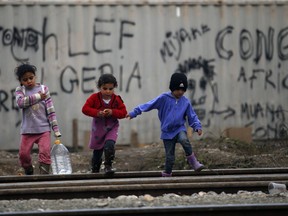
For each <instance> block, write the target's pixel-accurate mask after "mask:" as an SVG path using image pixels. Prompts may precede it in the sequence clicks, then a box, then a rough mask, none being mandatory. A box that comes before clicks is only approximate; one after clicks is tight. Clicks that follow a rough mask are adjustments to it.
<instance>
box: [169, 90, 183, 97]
mask: <svg viewBox="0 0 288 216" xmlns="http://www.w3.org/2000/svg"><path fill="white" fill-rule="evenodd" d="M184 93H185V91H184V90H183V89H177V90H174V91H173V92H172V94H173V95H174V97H175V98H177V99H178V98H180V97H182V96H183V95H184Z"/></svg>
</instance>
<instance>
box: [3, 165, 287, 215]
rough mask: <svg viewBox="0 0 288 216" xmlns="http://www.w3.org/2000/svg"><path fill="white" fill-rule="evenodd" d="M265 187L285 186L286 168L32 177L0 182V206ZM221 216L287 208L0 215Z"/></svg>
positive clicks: (202, 207) (203, 207) (234, 206)
mask: <svg viewBox="0 0 288 216" xmlns="http://www.w3.org/2000/svg"><path fill="white" fill-rule="evenodd" d="M269 182H278V183H283V184H288V168H268V169H264V168H261V169H224V170H222V169H217V170H203V171H202V172H200V173H195V172H193V171H174V172H173V177H170V178H162V177H160V172H159V171H157V172H156V171H149V172H119V173H115V175H114V176H112V177H107V176H105V175H104V174H71V175H34V176H2V177H0V200H11V201H12V200H14V199H15V200H16V199H22V200H23V199H32V198H37V199H56V200H57V199H72V198H92V197H94V198H106V197H111V198H113V197H117V196H119V195H137V196H140V195H144V194H150V195H152V196H159V195H163V194H164V193H175V194H178V195H184V194H187V195H191V194H192V193H195V192H200V191H215V192H219V193H220V192H226V193H234V192H237V191H239V190H247V191H264V192H268V191H267V189H268V184H269ZM148 214H149V215H151V214H152V215H165V216H168V215H191V214H192V215H199V216H202V215H203V216H207V215H221V216H228V215H229V216H231V215H235V216H238V215H239V216H240V215H241V216H242V215H243V214H245V215H246V216H248V215H250V216H256V215H261V216H266V215H267V216H268V215H277V216H282V215H283V216H284V215H285V216H286V215H288V202H287V203H270V204H229V205H191V206H174V207H141V208H106V209H105V208H104V209H103V208H97V209H77V210H65V209H64V210H61V211H58V210H49V211H42V212H41V211H30V212H27V211H25V212H0V215H1V216H6V215H14V216H17V215H31V216H35V215H39V216H43V215H51V216H54V215H57V216H59V215H63V216H66V215H137V216H138V215H148Z"/></svg>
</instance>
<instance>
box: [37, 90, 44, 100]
mask: <svg viewBox="0 0 288 216" xmlns="http://www.w3.org/2000/svg"><path fill="white" fill-rule="evenodd" d="M38 93H39V94H40V97H41V100H44V99H45V98H46V94H44V93H42V92H41V91H39V92H38Z"/></svg>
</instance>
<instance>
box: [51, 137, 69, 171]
mask: <svg viewBox="0 0 288 216" xmlns="http://www.w3.org/2000/svg"><path fill="white" fill-rule="evenodd" d="M51 160H52V172H53V174H71V173H72V167H71V161H70V155H69V151H68V149H67V148H66V147H65V145H63V144H62V143H61V141H60V140H55V143H54V145H53V147H52V150H51Z"/></svg>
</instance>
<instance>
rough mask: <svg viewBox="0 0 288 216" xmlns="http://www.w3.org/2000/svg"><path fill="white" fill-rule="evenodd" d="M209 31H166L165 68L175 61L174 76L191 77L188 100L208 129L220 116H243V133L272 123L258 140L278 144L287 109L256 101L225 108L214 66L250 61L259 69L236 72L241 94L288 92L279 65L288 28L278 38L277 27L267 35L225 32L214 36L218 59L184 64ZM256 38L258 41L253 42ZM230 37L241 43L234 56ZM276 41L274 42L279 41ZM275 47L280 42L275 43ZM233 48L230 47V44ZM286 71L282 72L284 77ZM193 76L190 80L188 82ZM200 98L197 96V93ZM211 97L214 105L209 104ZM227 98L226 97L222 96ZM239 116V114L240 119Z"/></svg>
mask: <svg viewBox="0 0 288 216" xmlns="http://www.w3.org/2000/svg"><path fill="white" fill-rule="evenodd" d="M209 32H210V27H209V25H202V26H201V27H200V28H190V29H184V28H180V29H179V30H178V31H175V32H171V31H168V32H166V34H165V38H164V40H163V42H162V47H161V49H160V56H161V59H162V61H163V63H164V64H165V63H167V61H169V59H173V60H176V61H177V67H176V68H175V72H181V73H184V74H186V75H187V76H188V78H189V77H190V78H189V81H188V83H189V85H188V89H189V90H190V92H189V98H190V100H191V103H192V105H193V106H194V109H195V111H196V112H197V114H198V116H199V119H200V120H201V121H202V122H203V123H204V125H205V126H206V127H209V126H210V121H211V119H212V118H213V117H215V116H220V118H221V119H222V121H225V120H227V119H229V118H235V117H236V116H241V119H242V120H243V122H246V124H245V125H243V126H245V127H248V126H254V124H255V123H257V122H258V121H259V120H261V119H267V120H268V122H269V123H267V124H265V125H260V126H257V127H255V126H254V134H253V136H254V138H267V137H270V138H271V137H272V138H280V137H281V133H283V128H284V127H285V128H286V126H285V122H286V119H285V116H286V115H285V113H287V110H285V109H284V106H283V105H282V104H281V103H279V104H274V103H273V102H269V101H270V100H269V99H268V100H266V101H265V102H263V100H259V101H254V102H253V103H248V102H243V103H239V107H238V108H235V107H233V106H232V105H230V104H229V103H228V104H226V105H224V106H226V108H224V109H223V108H222V109H219V108H218V107H223V104H221V102H220V101H221V100H220V97H221V95H219V93H218V90H219V86H218V83H217V82H215V80H216V79H215V76H217V71H216V70H217V69H215V66H214V64H215V62H216V61H225V62H226V63H227V64H229V62H230V61H233V60H234V59H233V58H240V59H241V60H242V62H244V63H245V62H247V61H252V62H253V65H254V67H255V68H252V69H251V68H246V67H245V66H241V67H240V68H238V69H236V70H235V71H237V73H238V76H237V79H236V80H233V81H234V82H235V83H237V85H240V86H242V87H243V88H249V89H250V90H251V91H253V89H255V88H257V89H259V88H261V89H263V90H264V91H276V92H277V93H279V94H280V93H281V92H287V90H288V88H287V87H288V85H287V84H288V73H287V72H286V71H285V69H284V68H282V67H281V63H282V62H284V61H286V60H287V57H288V52H287V45H286V41H285V39H286V40H287V38H288V34H287V33H288V27H284V28H283V29H281V30H280V31H279V33H278V34H277V35H276V33H275V30H274V28H273V27H269V29H268V32H267V33H264V32H263V31H261V30H259V29H256V30H255V32H251V31H249V30H248V29H242V30H241V31H240V33H239V35H235V33H234V27H233V26H227V27H224V28H223V29H220V30H219V31H218V33H217V34H216V35H215V37H214V38H215V52H216V53H217V54H216V55H215V58H213V59H209V58H206V57H205V56H198V57H195V56H191V57H189V58H186V59H185V60H184V61H181V54H182V50H183V47H185V46H189V44H190V43H195V42H196V43H197V39H198V38H201V37H204V36H205V34H209ZM252 35H255V38H253V36H252ZM229 37H234V38H237V39H238V49H237V50H233V48H232V47H229V46H228V47H227V46H225V45H224V44H225V40H226V39H227V38H229ZM275 38H276V40H275ZM275 41H276V42H275ZM230 45H231V44H230ZM273 57H274V58H276V59H277V61H278V62H279V64H278V67H277V68H259V62H260V61H261V59H263V60H264V61H267V62H271V61H272V59H273ZM281 70H282V71H281ZM199 71H200V73H201V75H200V77H198V79H195V78H193V77H197V76H195V74H196V73H199ZM189 74H192V76H189ZM197 90H198V91H200V92H201V93H202V94H198V95H197V94H196V91H197ZM209 95H210V100H209V99H208V98H209ZM222 96H223V95H222ZM237 111H238V112H240V113H237Z"/></svg>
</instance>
